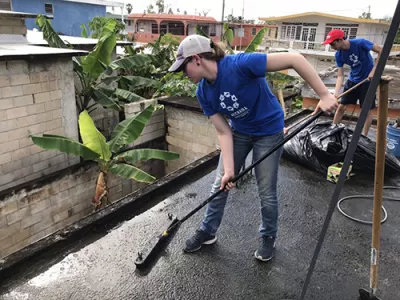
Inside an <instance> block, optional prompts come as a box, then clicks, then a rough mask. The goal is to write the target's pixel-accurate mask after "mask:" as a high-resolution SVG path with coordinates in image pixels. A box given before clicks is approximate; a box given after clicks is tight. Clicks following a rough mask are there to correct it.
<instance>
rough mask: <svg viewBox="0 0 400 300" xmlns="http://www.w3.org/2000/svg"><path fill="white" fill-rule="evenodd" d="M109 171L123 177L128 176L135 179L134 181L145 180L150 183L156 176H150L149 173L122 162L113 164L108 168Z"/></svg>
mask: <svg viewBox="0 0 400 300" xmlns="http://www.w3.org/2000/svg"><path fill="white" fill-rule="evenodd" d="M109 171H110V172H111V173H114V174H116V175H118V176H121V177H124V178H129V179H135V180H136V181H139V182H147V183H152V182H153V181H154V180H155V179H156V178H155V177H153V176H151V175H150V174H147V173H146V172H144V171H142V170H140V169H138V168H136V167H134V166H131V165H128V164H123V163H118V164H115V165H113V166H112V167H111V168H109Z"/></svg>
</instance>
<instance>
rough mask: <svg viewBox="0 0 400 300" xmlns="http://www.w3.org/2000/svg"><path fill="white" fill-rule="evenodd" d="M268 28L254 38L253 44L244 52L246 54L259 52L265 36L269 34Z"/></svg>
mask: <svg viewBox="0 0 400 300" xmlns="http://www.w3.org/2000/svg"><path fill="white" fill-rule="evenodd" d="M268 30H269V29H268V28H265V27H264V28H262V29H261V30H260V31H259V32H258V33H257V34H256V36H255V37H254V38H253V40H252V41H251V43H250V44H249V45H248V46H247V47H246V49H245V50H244V52H255V51H257V48H258V46H260V45H261V43H262V41H263V39H264V36H265V34H266V33H267V32H268Z"/></svg>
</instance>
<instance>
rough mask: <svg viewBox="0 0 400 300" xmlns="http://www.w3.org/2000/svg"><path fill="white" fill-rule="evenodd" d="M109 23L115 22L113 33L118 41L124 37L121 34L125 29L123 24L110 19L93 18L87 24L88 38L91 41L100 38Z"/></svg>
mask: <svg viewBox="0 0 400 300" xmlns="http://www.w3.org/2000/svg"><path fill="white" fill-rule="evenodd" d="M110 22H115V27H114V32H115V34H116V36H117V38H118V40H122V39H123V38H124V35H123V34H121V32H123V31H124V29H125V24H124V23H122V22H120V21H118V20H116V19H114V18H110V17H94V18H93V19H92V20H91V21H90V22H89V30H90V37H91V38H93V39H97V38H99V37H100V36H101V32H102V31H103V29H104V28H106V27H107V26H106V24H109V23H110Z"/></svg>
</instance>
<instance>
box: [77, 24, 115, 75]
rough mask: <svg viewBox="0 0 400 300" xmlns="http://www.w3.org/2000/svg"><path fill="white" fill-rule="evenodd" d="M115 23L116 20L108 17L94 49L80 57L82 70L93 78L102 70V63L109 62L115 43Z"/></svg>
mask: <svg viewBox="0 0 400 300" xmlns="http://www.w3.org/2000/svg"><path fill="white" fill-rule="evenodd" d="M115 25H116V21H115V20H111V19H110V20H109V21H108V22H107V23H106V25H105V27H104V28H103V31H102V36H101V37H100V39H99V41H98V42H97V45H96V47H95V48H94V50H93V51H91V52H90V53H89V55H87V56H85V57H83V58H82V61H81V64H82V68H83V71H84V72H85V73H87V74H88V75H89V77H90V78H92V79H93V80H96V79H97V78H98V77H99V76H100V74H101V73H103V72H104V70H105V68H104V65H105V66H108V65H109V64H110V62H111V54H112V52H113V50H114V48H115V45H116V36H115Z"/></svg>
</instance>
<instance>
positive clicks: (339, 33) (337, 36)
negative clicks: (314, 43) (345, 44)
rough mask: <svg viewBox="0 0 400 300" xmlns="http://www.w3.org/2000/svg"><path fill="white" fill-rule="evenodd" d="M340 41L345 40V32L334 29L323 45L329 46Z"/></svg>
mask: <svg viewBox="0 0 400 300" xmlns="http://www.w3.org/2000/svg"><path fill="white" fill-rule="evenodd" d="M339 39H344V31H343V30H340V29H333V30H331V31H330V32H329V33H328V35H327V36H326V40H325V41H324V42H323V43H322V44H324V45H327V44H330V43H332V42H333V41H336V40H339Z"/></svg>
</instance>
